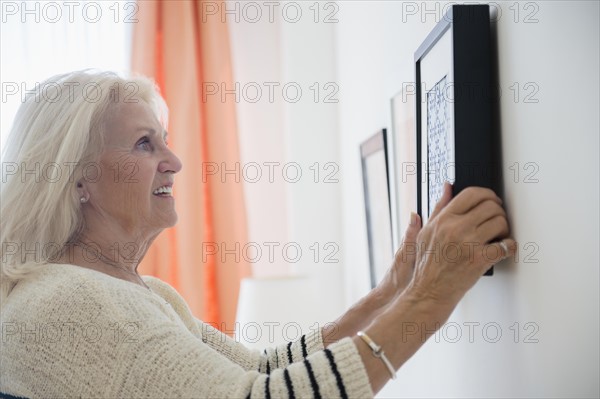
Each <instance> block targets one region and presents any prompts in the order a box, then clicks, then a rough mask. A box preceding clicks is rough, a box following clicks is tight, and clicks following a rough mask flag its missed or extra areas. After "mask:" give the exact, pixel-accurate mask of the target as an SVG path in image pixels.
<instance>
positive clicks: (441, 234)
mask: <svg viewBox="0 0 600 399" xmlns="http://www.w3.org/2000/svg"><path fill="white" fill-rule="evenodd" d="M451 200H452V201H451ZM501 205H502V201H501V200H500V198H498V197H497V196H496V194H494V192H493V191H492V190H489V189H486V188H481V187H470V188H466V189H465V190H463V191H461V192H460V193H459V194H458V195H457V196H456V197H455V198H454V199H452V191H451V186H450V184H448V183H446V184H445V185H444V193H443V195H442V198H441V199H440V201H439V202H438V203H437V205H436V207H435V209H434V211H433V213H432V214H431V217H430V219H429V221H428V223H427V224H426V225H425V226H424V227H423V228H420V222H418V223H417V226H418V227H415V226H411V228H409V231H410V232H411V233H410V234H407V239H405V242H404V244H403V249H401V250H400V253H399V254H397V255H396V260H395V262H394V267H393V268H392V270H391V271H390V273H389V274H388V276H386V279H385V280H384V282H382V284H381V288H380V289H381V291H382V292H383V291H385V292H388V295H390V294H389V293H390V292H392V291H393V290H394V289H395V290H396V294H395V295H394V297H395V298H396V299H395V300H393V302H392V303H390V304H388V305H387V306H386V307H385V311H384V312H382V313H381V314H380V315H379V316H378V317H376V318H375V319H374V320H373V322H372V323H371V324H370V325H369V326H368V327H367V328H366V329H365V330H363V331H364V333H366V334H367V335H368V336H369V337H370V339H371V340H372V341H374V342H376V343H377V344H378V345H380V346H381V348H382V349H383V350H384V351H385V354H386V356H387V358H388V360H389V361H390V362H391V365H392V367H393V368H394V369H398V368H399V367H400V366H401V365H402V364H404V362H406V361H407V360H408V359H409V358H410V357H411V356H412V355H413V354H414V353H415V352H416V351H417V350H418V349H419V348H420V347H421V346H422V345H423V344H424V343H425V341H426V340H427V338H428V337H430V336H431V335H432V333H433V332H434V331H436V330H437V329H439V328H440V326H441V325H442V324H443V323H445V322H446V320H447V319H448V317H449V316H450V314H451V313H452V311H453V310H454V308H455V306H456V304H457V303H458V301H459V300H460V299H461V298H462V297H463V296H464V294H465V293H466V292H467V291H468V290H469V288H471V287H472V286H473V285H474V284H475V282H476V281H477V280H478V279H479V278H480V277H481V276H482V275H483V273H485V271H486V270H488V269H489V267H490V266H492V265H493V264H495V263H497V262H499V261H500V260H502V259H504V258H506V257H508V256H511V255H514V253H515V251H516V243H515V242H514V240H512V239H510V238H507V236H508V232H509V229H508V222H507V219H506V213H505V212H504V210H503V209H502V206H501ZM411 229H412V230H411ZM415 231H417V235H416V238H414V244H416V251H412V250H410V251H409V247H410V245H409V243H410V242H411V240H412V239H413V234H414V233H415ZM407 233H408V232H407ZM498 240H502V241H498ZM500 243H502V244H500ZM504 247H506V251H505V250H504ZM403 251H404V252H403ZM415 253H416V255H415ZM403 254H405V255H406V256H405V258H406V259H403V256H402V255H403ZM398 255H400V256H398ZM411 259H414V272H413V273H412V279H411V280H410V282H408V286H407V287H406V288H404V290H403V291H401V290H402V288H403V284H405V282H406V280H407V279H408V278H409V277H407V276H410V275H411V273H410V269H409V266H410V265H411V264H413V261H412V260H411ZM404 260H406V262H405V261H404ZM378 288H379V287H378ZM400 291H401V293H399V292H400ZM353 340H354V342H355V344H356V347H357V348H358V351H359V353H360V355H361V358H362V361H363V364H364V366H365V369H366V370H367V374H368V375H369V381H370V382H371V387H372V388H373V392H377V391H379V389H381V387H383V385H384V384H385V383H386V382H387V381H388V379H389V377H390V371H389V370H388V368H387V366H385V365H384V363H383V362H382V360H381V358H380V357H378V356H374V353H373V350H372V349H371V348H370V347H369V346H367V344H366V343H365V342H363V339H362V338H360V337H354V338H353Z"/></svg>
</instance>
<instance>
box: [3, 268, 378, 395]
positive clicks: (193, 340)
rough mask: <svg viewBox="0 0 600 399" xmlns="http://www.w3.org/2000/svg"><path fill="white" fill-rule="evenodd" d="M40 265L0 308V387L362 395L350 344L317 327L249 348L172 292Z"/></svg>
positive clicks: (40, 391)
mask: <svg viewBox="0 0 600 399" xmlns="http://www.w3.org/2000/svg"><path fill="white" fill-rule="evenodd" d="M143 280H144V281H145V282H146V284H147V285H148V286H149V287H150V290H148V289H146V288H144V287H141V286H139V285H136V284H133V283H131V282H128V281H124V280H121V279H118V278H114V277H111V276H109V275H107V274H104V273H101V272H97V271H94V270H91V269H86V268H83V267H79V266H75V265H65V264H49V265H45V266H44V267H42V268H40V270H39V271H37V272H35V273H34V274H32V275H31V276H28V277H27V278H26V279H23V280H21V281H19V283H18V284H17V285H16V286H15V287H14V288H13V289H12V291H11V292H10V294H9V296H8V299H7V300H6V302H5V303H4V305H3V309H2V314H1V316H0V318H1V323H2V341H1V348H0V392H4V393H7V394H12V395H15V396H22V397H26V398H310V397H322V398H337V397H341V398H344V397H349V398H370V397H373V392H372V390H371V386H370V384H369V380H368V376H367V374H366V370H365V368H364V365H363V363H362V360H361V358H360V356H359V354H358V351H357V348H356V346H355V345H354V343H353V341H352V340H351V339H350V338H344V339H342V340H340V341H338V342H336V343H334V344H332V345H329V346H328V347H327V348H324V346H323V342H322V336H321V332H320V330H319V331H318V332H312V333H310V334H306V335H303V336H302V337H301V338H300V339H298V340H297V341H295V342H290V343H287V344H284V345H281V346H277V347H274V348H269V349H265V350H264V351H262V352H261V351H258V350H250V349H248V348H246V347H245V346H244V345H242V344H241V343H239V342H237V341H236V340H235V339H233V338H231V337H229V336H227V335H225V334H223V333H221V332H220V331H218V330H217V329H215V328H213V327H212V326H210V325H208V324H206V323H203V322H202V321H200V320H198V319H196V318H195V317H194V316H193V315H192V313H191V312H190V309H189V307H188V306H187V304H186V303H185V301H184V299H183V298H182V297H181V296H180V295H179V294H178V293H177V291H176V290H175V289H174V288H173V287H171V286H170V285H168V284H167V283H165V282H163V281H161V280H159V279H157V278H154V277H150V276H144V277H143Z"/></svg>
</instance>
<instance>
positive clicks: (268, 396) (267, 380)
mask: <svg viewBox="0 0 600 399" xmlns="http://www.w3.org/2000/svg"><path fill="white" fill-rule="evenodd" d="M270 379H271V377H267V379H266V381H265V398H267V399H271V391H270V390H269V382H270V381H269V380H270Z"/></svg>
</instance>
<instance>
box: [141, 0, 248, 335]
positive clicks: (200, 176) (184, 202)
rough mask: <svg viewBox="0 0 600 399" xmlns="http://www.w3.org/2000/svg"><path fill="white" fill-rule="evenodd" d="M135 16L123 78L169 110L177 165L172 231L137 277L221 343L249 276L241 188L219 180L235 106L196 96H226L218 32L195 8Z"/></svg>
mask: <svg viewBox="0 0 600 399" xmlns="http://www.w3.org/2000/svg"><path fill="white" fill-rule="evenodd" d="M138 6H139V10H138V13H137V15H136V17H137V19H138V22H137V23H136V24H135V26H134V32H133V45H132V70H133V72H136V73H141V74H143V75H146V76H149V77H152V78H154V79H155V80H156V82H157V83H158V85H159V87H160V89H161V93H162V95H163V97H164V98H165V100H166V102H167V105H168V106H169V126H168V131H169V145H170V146H171V148H172V149H173V151H174V152H175V153H176V154H177V155H178V156H179V158H180V159H181V161H182V162H183V169H182V171H181V172H180V173H178V174H177V175H176V177H175V185H174V196H175V206H176V209H177V213H178V215H179V221H178V223H177V226H175V227H174V228H171V229H167V230H165V231H164V232H163V233H162V234H161V235H159V236H158V238H157V239H156V240H155V242H154V243H153V245H152V246H151V248H150V249H149V250H148V252H147V254H146V257H145V258H144V260H143V262H142V264H141V265H140V268H139V270H140V272H141V273H143V274H150V275H154V276H157V277H158V278H160V279H162V280H164V281H166V282H168V283H169V284H171V285H172V286H174V287H175V288H176V289H177V291H178V292H179V293H180V294H181V295H182V296H183V297H184V298H185V299H186V301H187V302H188V304H189V305H190V308H191V310H192V312H193V313H194V315H195V316H196V317H198V318H200V319H202V320H204V321H205V322H208V323H211V324H213V325H215V326H216V327H217V328H220V329H221V330H223V331H225V332H227V333H229V334H231V333H232V332H233V326H234V321H235V312H236V306H237V298H238V292H239V283H240V280H241V279H242V278H243V277H247V276H248V275H249V274H250V265H249V264H248V262H246V261H245V260H244V257H243V256H241V255H242V254H241V253H240V251H241V250H240V249H239V248H242V247H244V244H245V243H246V242H247V235H246V234H247V233H246V232H247V226H246V213H245V206H244V197H243V189H242V184H243V181H242V180H241V179H238V181H237V182H236V179H235V176H232V175H222V174H221V173H220V172H221V171H222V170H223V169H225V168H227V169H228V170H233V169H234V168H235V166H236V165H238V167H239V162H240V160H239V158H240V157H239V144H238V137H237V126H236V117H235V103H234V102H233V101H230V102H222V101H221V99H220V96H218V95H216V96H215V95H210V96H209V95H206V96H204V92H203V88H206V87H210V88H211V90H213V89H214V87H217V86H215V85H218V87H221V85H222V84H223V85H224V86H225V87H228V88H230V87H233V86H234V85H233V78H232V69H231V57H230V48H229V33H228V29H227V25H226V23H225V22H222V21H221V20H220V18H205V20H204V21H203V19H202V15H201V12H202V2H198V1H148V0H145V1H139V2H138ZM230 97H231V96H230ZM215 170H216V171H217V172H216V173H215ZM208 172H211V173H208ZM236 248H237V249H236ZM232 249H233V251H232ZM226 251H230V252H226Z"/></svg>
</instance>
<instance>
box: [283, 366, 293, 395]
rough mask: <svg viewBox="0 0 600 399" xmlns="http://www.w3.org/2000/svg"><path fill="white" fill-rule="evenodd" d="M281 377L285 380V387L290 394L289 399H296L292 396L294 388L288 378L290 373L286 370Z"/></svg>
mask: <svg viewBox="0 0 600 399" xmlns="http://www.w3.org/2000/svg"><path fill="white" fill-rule="evenodd" d="M283 377H284V378H285V386H286V387H287V389H288V392H289V393H290V399H296V395H294V386H293V385H292V380H291V378H290V373H289V372H288V370H287V369H285V370H284V371H283Z"/></svg>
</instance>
